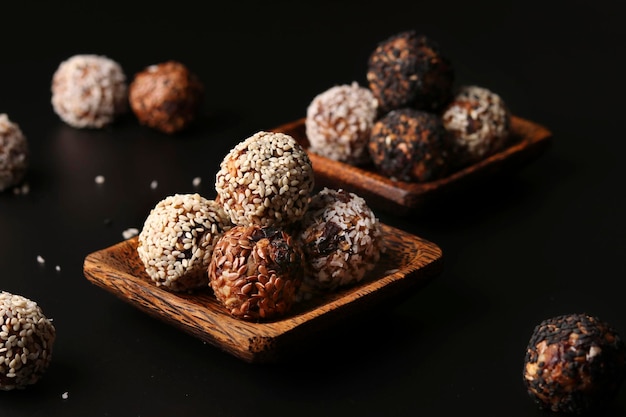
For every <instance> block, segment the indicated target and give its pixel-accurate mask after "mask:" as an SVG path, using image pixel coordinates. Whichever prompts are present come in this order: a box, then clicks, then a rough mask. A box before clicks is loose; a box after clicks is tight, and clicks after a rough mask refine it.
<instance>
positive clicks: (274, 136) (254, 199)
mask: <svg viewBox="0 0 626 417" xmlns="http://www.w3.org/2000/svg"><path fill="white" fill-rule="evenodd" d="M313 186H314V176H313V167H312V165H311V160H310V159H309V156H308V155H307V153H306V150H305V149H304V148H303V147H302V145H300V144H299V143H298V142H297V141H296V140H295V139H294V138H293V137H292V136H290V135H287V134H284V133H278V132H264V131H260V132H257V133H255V134H254V135H252V136H250V137H248V138H247V139H245V140H243V141H242V142H240V143H238V144H237V145H236V146H235V147H234V148H232V149H231V150H230V151H229V152H228V154H227V155H226V156H225V157H224V159H223V160H222V162H221V163H220V169H219V171H218V172H217V174H216V179H215V189H216V191H217V200H218V201H219V202H220V203H221V204H222V205H223V206H224V210H225V211H226V213H227V214H228V215H229V216H230V219H231V221H232V222H233V223H234V224H238V225H251V224H258V225H261V226H286V225H289V224H291V223H293V222H295V221H297V220H299V219H300V218H301V217H302V216H303V215H304V212H305V211H306V209H307V206H308V204H309V200H310V198H311V197H310V194H311V191H312V190H313Z"/></svg>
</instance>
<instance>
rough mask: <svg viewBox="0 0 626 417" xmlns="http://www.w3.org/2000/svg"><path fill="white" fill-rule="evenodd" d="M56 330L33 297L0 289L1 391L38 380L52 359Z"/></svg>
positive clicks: (24, 385) (20, 386)
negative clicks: (29, 297) (0, 290)
mask: <svg viewBox="0 0 626 417" xmlns="http://www.w3.org/2000/svg"><path fill="white" fill-rule="evenodd" d="M55 338H56V330H55V328H54V326H53V325H52V321H51V320H49V319H48V318H46V316H45V315H44V314H43V311H42V310H41V307H39V305H37V303H36V302H34V301H33V300H29V299H28V298H26V297H23V296H21V295H16V294H11V293H9V292H7V291H2V292H0V390H2V391H10V390H13V389H23V388H26V387H27V386H28V385H32V384H35V383H36V382H38V381H39V380H40V379H41V378H42V376H43V374H44V373H45V372H46V370H47V369H48V367H49V365H50V361H51V360H52V348H53V346H54V341H55Z"/></svg>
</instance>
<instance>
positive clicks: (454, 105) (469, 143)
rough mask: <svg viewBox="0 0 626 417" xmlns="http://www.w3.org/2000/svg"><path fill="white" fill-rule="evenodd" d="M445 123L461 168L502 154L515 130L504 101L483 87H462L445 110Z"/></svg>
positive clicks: (443, 117) (443, 116)
mask: <svg viewBox="0 0 626 417" xmlns="http://www.w3.org/2000/svg"><path fill="white" fill-rule="evenodd" d="M442 119H443V126H444V127H445V128H446V130H447V131H448V132H449V133H450V135H451V138H452V140H453V147H454V153H455V158H456V159H457V164H458V165H459V166H465V165H468V164H471V163H476V162H478V161H480V160H482V159H484V158H486V157H487V156H489V155H492V154H494V153H495V152H497V151H499V150H501V149H502V148H503V147H504V145H505V144H506V141H507V139H508V137H509V131H510V128H511V114H510V111H509V109H508V107H507V106H506V103H505V102H504V100H502V98H501V97H500V96H499V95H498V94H496V93H494V92H492V91H490V90H488V89H486V88H483V87H479V86H465V87H462V88H461V89H460V90H459V92H458V93H457V94H456V95H455V96H454V98H453V100H452V101H451V102H450V103H449V104H448V106H447V107H446V108H445V110H444V112H443V115H442Z"/></svg>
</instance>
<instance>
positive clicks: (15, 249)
mask: <svg viewBox="0 0 626 417" xmlns="http://www.w3.org/2000/svg"><path fill="white" fill-rule="evenodd" d="M23 3H24V2H23ZM29 3H30V2H29ZM492 3H493V2H480V1H479V2H463V3H461V2H458V4H451V3H450V2H419V1H416V2H411V3H410V5H405V2H395V1H386V2H382V3H381V2H379V3H374V4H371V5H367V4H368V3H361V2H354V3H353V4H348V3H333V2H326V1H319V2H315V3H314V4H313V5H311V6H305V5H302V6H298V7H296V3H293V2H286V1H285V2H278V3H276V2H273V3H271V4H266V3H263V2H247V3H241V2H229V3H226V4H223V5H221V6H220V7H219V8H218V7H217V6H216V5H214V4H212V3H207V5H205V6H203V7H200V3H198V4H197V5H196V4H193V3H191V2H185V1H178V2H173V3H172V4H171V5H169V6H167V7H165V6H164V5H159V3H155V2H146V5H145V6H143V7H140V6H139V5H137V4H136V3H132V2H125V3H124V2H117V3H116V2H113V3H111V2H108V3H98V5H97V6H96V5H90V6H86V5H85V4H87V3H84V2H74V3H69V2H66V3H58V2H47V3H45V4H44V5H38V6H37V7H36V8H35V7H34V6H32V5H29V4H21V5H20V6H7V5H3V9H4V10H3V23H2V24H1V25H0V35H1V39H2V41H3V48H2V49H3V51H2V54H1V55H0V112H5V113H7V114H8V115H9V117H10V119H11V120H13V121H14V122H16V123H18V124H19V125H20V127H21V128H22V130H23V132H24V133H25V135H26V136H27V138H28V140H29V143H30V145H31V149H32V163H31V168H30V171H29V174H28V177H27V182H28V183H29V184H30V193H28V194H27V195H14V194H12V193H10V192H9V193H6V192H5V193H3V194H0V253H1V254H2V255H1V256H0V288H1V289H2V290H6V291H10V292H13V293H18V294H21V295H24V296H27V297H29V298H32V299H34V300H36V301H37V302H38V303H39V304H40V306H41V307H42V308H43V309H44V312H45V313H46V315H47V316H49V317H51V318H53V320H54V324H55V326H56V329H57V334H58V338H57V341H56V344H55V348H54V354H53V362H52V364H51V366H50V368H49V370H48V372H47V373H46V375H45V376H44V378H43V379H42V380H41V381H40V382H39V383H38V384H36V385H34V386H32V387H29V388H28V389H26V390H22V391H11V392H0V415H2V416H3V417H8V416H43V415H45V416H61V415H63V416H171V415H175V414H176V413H178V414H176V415H181V416H183V415H184V416H200V415H203V416H204V415H211V416H244V415H245V416H250V415H272V416H293V415H298V416H319V415H325V416H338V415H361V416H380V415H389V416H392V415H393V416H409V415H411V416H413V415H420V416H438V415H491V416H502V415H507V416H543V415H549V413H544V412H541V411H539V410H538V409H537V408H536V407H535V405H534V404H533V403H532V402H531V400H530V399H529V397H528V396H527V394H526V392H525V389H524V386H523V383H522V364H523V359H524V352H525V347H526V343H527V342H528V339H529V337H530V334H531V332H532V329H533V327H534V326H535V325H536V324H538V323H539V322H540V321H541V320H543V319H545V318H547V317H550V316H554V315H558V314H563V313H571V312H587V313H591V314H594V315H597V316H599V317H600V318H602V319H604V320H605V321H607V322H609V323H611V324H612V325H613V326H614V327H615V328H616V329H617V330H618V331H619V332H620V333H622V334H624V335H626V314H624V313H625V312H626V310H625V308H624V295H623V292H622V291H621V287H622V281H623V278H624V276H625V274H626V271H625V268H624V265H625V264H624V261H623V259H624V251H625V250H626V239H625V236H626V222H625V221H624V217H623V215H624V213H625V208H626V207H625V205H626V199H625V198H624V197H625V194H624V186H623V178H624V175H623V172H622V170H623V158H624V150H625V149H626V148H625V145H624V143H625V142H624V138H623V128H622V124H623V109H624V105H623V96H624V87H623V67H622V66H621V64H619V62H620V60H619V57H620V55H623V48H622V41H623V40H624V29H623V24H622V23H623V22H622V21H621V18H620V15H619V13H617V12H615V11H614V10H612V9H613V7H612V6H613V3H611V2H607V1H597V2H592V3H589V2H583V1H573V2H567V3H564V2H558V4H553V2H544V1H541V2H540V1H525V2H515V3H513V2H504V3H502V4H500V5H498V6H495V5H493V4H492ZM554 3H557V2H554ZM89 4H93V3H89ZM408 28H415V29H416V30H418V31H420V32H422V33H424V34H427V35H429V36H431V37H432V38H433V39H436V40H437V41H438V42H439V43H440V45H441V47H442V48H443V50H444V51H446V53H447V55H448V56H449V58H450V59H451V60H452V62H453V64H454V66H455V69H456V72H457V82H458V83H463V84H469V83H471V84H478V85H482V86H485V87H488V88H490V89H492V90H494V91H496V92H498V93H499V94H500V95H501V96H502V97H503V98H504V99H505V100H506V102H507V103H508V105H509V107H510V108H511V110H512V111H513V112H514V113H515V114H517V115H519V116H521V117H524V118H527V119H530V120H533V121H535V122H538V123H541V124H543V125H545V126H546V127H548V128H549V129H550V130H552V132H553V133H554V144H553V146H552V148H551V149H550V150H549V151H548V152H546V153H545V154H544V155H542V156H541V157H540V158H539V159H538V160H537V161H535V162H533V163H532V164H531V165H529V166H527V167H525V168H524V169H523V170H522V171H520V172H519V173H518V174H517V175H515V176H513V177H512V178H503V179H501V180H497V181H494V182H491V183H489V184H485V185H483V186H479V187H474V188H472V189H468V190H466V191H464V192H461V193H458V194H456V195H455V196H452V197H451V198H450V199H449V200H448V201H445V202H442V203H439V204H438V205H436V206H434V207H428V208H424V209H423V210H420V211H418V212H416V213H414V214H413V215H411V216H408V217H402V218H400V217H395V216H393V215H390V214H387V213H382V212H381V213H379V216H380V218H381V220H382V221H384V222H385V223H389V224H391V225H394V226H396V227H400V228H403V229H406V230H408V231H411V232H413V233H415V234H417V235H419V236H422V237H424V238H427V239H429V240H431V241H433V242H435V243H437V244H438V245H440V246H441V248H442V249H443V251H444V258H445V267H444V272H443V274H442V275H441V276H439V277H438V278H437V279H435V281H433V282H432V283H431V284H430V285H429V286H427V287H426V288H424V289H423V290H421V291H419V292H417V293H415V294H412V295H410V296H409V297H408V298H407V299H406V300H405V301H403V302H402V303H401V304H399V305H397V306H396V307H395V308H393V309H390V310H389V311H387V312H386V313H384V314H380V315H376V316H374V317H367V318H364V319H362V320H360V321H359V322H356V323H351V324H350V325H346V326H340V327H338V328H337V329H336V330H333V331H330V332H327V333H323V334H318V335H312V337H311V340H310V343H308V344H307V345H306V346H303V347H302V349H301V350H299V351H297V352H294V355H293V357H292V358H290V360H288V361H286V362H285V363H280V364H272V365H260V366H257V365H249V364H246V363H243V362H241V361H240V360H238V359H236V358H234V357H231V356H229V355H227V354H225V353H222V352H221V351H219V350H218V349H216V348H214V347H212V346H209V345H206V344H203V343H202V342H200V341H199V340H198V339H195V338H194V337H192V336H189V335H186V334H182V333H181V332H179V331H178V330H176V329H174V328H173V327H171V326H169V325H167V324H165V323H162V322H160V321H158V320H156V319H153V318H151V317H148V316H146V315H145V314H143V313H141V312H140V311H139V310H137V309H135V308H134V307H132V306H130V305H128V304H126V303H125V302H123V301H121V300H119V299H117V298H115V297H114V296H113V295H111V294H109V293H107V292H105V291H104V290H102V289H100V288H98V287H96V286H95V285H93V284H91V283H90V282H88V281H87V280H86V278H85V277H84V276H83V273H82V266H83V260H84V258H85V256H86V255H87V254H88V253H90V252H93V251H96V250H99V249H102V248H105V247H108V246H110V245H112V244H114V243H117V242H119V241H120V240H122V231H123V230H125V229H127V228H129V227H138V228H140V227H141V225H142V222H143V220H144V218H145V216H146V215H147V213H148V211H149V209H150V208H151V207H152V206H153V205H154V204H155V203H156V202H157V201H158V200H160V199H161V198H163V197H164V196H166V195H169V194H172V193H184V192H191V191H194V188H193V187H192V179H193V178H194V177H196V176H200V177H202V179H203V182H202V185H201V187H200V188H199V189H198V191H199V192H201V193H202V194H204V195H205V196H207V197H212V196H214V191H213V183H212V181H213V178H214V173H215V172H216V170H217V169H218V163H219V161H220V160H221V158H222V156H223V155H224V154H225V153H226V152H227V151H228V150H229V149H230V148H231V147H232V146H233V145H234V144H235V143H237V142H239V141H240V140H242V139H244V138H245V137H247V136H249V135H250V134H252V133H254V132H256V131H258V130H263V129H271V128H273V127H275V126H277V125H280V124H282V123H285V122H288V121H291V120H294V119H297V118H300V117H302V116H304V114H305V110H306V106H307V105H308V103H309V102H310V100H311V99H312V98H313V96H314V95H316V94H318V93H320V92H321V91H323V90H325V89H327V88H329V87H330V86H332V85H335V84H339V83H348V82H351V81H353V80H356V81H359V82H360V83H364V82H365V61H366V58H367V56H368V55H369V53H370V51H371V50H372V48H373V47H374V46H375V44H376V42H378V41H380V40H382V39H384V38H386V37H387V36H389V35H391V34H393V33H395V32H398V31H400V30H404V29H408ZM77 53H98V54H103V55H107V56H109V57H111V58H113V59H115V60H117V61H118V62H119V63H120V64H121V65H122V66H123V68H124V70H125V72H126V74H127V75H128V77H129V78H132V76H133V74H134V73H135V72H137V71H139V70H141V69H142V68H143V67H144V66H147V65H150V64H153V63H157V62H161V61H164V60H168V59H177V60H180V61H182V62H184V63H185V64H187V65H188V66H189V67H190V68H191V69H192V70H194V71H195V72H196V73H197V74H198V75H199V76H200V78H201V79H202V80H203V82H204V84H205V87H206V91H207V95H206V98H205V107H204V114H203V117H202V120H201V121H200V123H199V124H198V126H196V128H194V129H193V130H191V131H189V132H186V133H184V134H181V135H177V136H174V137H171V136H166V135H163V134H159V133H157V132H155V131H152V130H150V129H148V128H144V127H141V126H139V125H138V123H137V122H136V120H135V119H134V118H133V117H132V116H129V117H126V118H124V119H122V120H120V121H119V122H118V123H116V124H115V125H113V126H110V127H108V128H106V129H103V130H99V131H89V130H77V129H74V128H71V127H69V126H67V125H65V124H64V123H63V122H61V121H60V119H59V118H58V117H57V116H56V115H55V114H54V113H53V111H52V107H51V104H50V81H51V77H52V74H53V72H54V71H55V69H56V68H57V66H58V64H59V63H60V62H61V61H62V60H64V59H66V58H68V57H69V56H71V55H74V54H77ZM99 174H101V175H104V176H105V177H106V182H105V183H104V184H103V185H101V186H99V185H97V184H95V182H94V178H95V176H96V175H99ZM152 180H157V181H158V188H157V189H155V190H152V189H151V188H150V182H151V181H152ZM38 255H40V256H42V257H43V258H45V260H46V263H45V265H39V264H38V263H37V261H36V258H37V256H38ZM56 265H58V266H60V268H61V270H60V271H56V270H55V266H56ZM625 389H626V388H623V389H622V390H620V392H619V395H618V398H617V399H616V401H615V403H614V404H612V405H611V407H610V409H609V411H608V413H607V415H609V416H623V415H626V391H625ZM65 392H67V393H68V398H67V399H63V398H62V394H63V393H65Z"/></svg>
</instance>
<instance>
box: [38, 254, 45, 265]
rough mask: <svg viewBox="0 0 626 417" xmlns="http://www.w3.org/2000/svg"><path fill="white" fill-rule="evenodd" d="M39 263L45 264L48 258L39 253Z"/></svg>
mask: <svg viewBox="0 0 626 417" xmlns="http://www.w3.org/2000/svg"><path fill="white" fill-rule="evenodd" d="M37 263H40V264H42V265H43V264H45V263H46V260H45V259H44V258H43V257H42V256H41V255H37Z"/></svg>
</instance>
